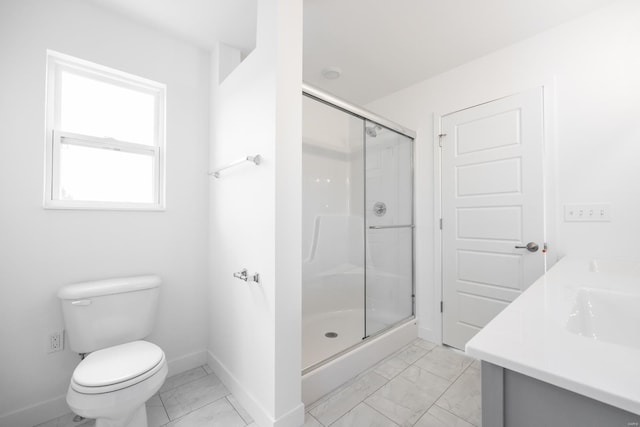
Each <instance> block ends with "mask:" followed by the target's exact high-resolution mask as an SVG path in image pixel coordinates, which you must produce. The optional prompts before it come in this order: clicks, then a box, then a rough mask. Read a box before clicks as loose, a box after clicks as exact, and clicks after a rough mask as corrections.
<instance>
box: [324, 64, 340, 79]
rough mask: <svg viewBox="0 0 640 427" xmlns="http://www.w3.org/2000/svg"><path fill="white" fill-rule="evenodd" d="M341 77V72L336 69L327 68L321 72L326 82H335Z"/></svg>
mask: <svg viewBox="0 0 640 427" xmlns="http://www.w3.org/2000/svg"><path fill="white" fill-rule="evenodd" d="M341 75H342V70H341V69H340V68H338V67H327V68H325V69H324V70H322V77H324V78H325V79H327V80H335V79H338V78H340V76H341Z"/></svg>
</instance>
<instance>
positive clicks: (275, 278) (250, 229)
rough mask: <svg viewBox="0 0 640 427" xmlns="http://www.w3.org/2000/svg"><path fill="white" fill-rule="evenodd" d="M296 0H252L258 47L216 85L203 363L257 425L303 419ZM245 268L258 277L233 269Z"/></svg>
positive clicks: (215, 60)
mask: <svg viewBox="0 0 640 427" xmlns="http://www.w3.org/2000/svg"><path fill="white" fill-rule="evenodd" d="M301 25H302V6H301V3H300V2H299V1H298V0H265V1H260V2H259V4H258V30H257V45H256V49H255V50H254V51H253V52H252V53H251V54H250V55H249V56H248V57H247V58H246V59H245V60H244V61H243V62H242V63H241V64H240V65H239V66H238V67H237V68H236V69H235V70H234V71H233V72H232V73H231V74H230V75H229V76H227V78H226V79H225V80H224V81H223V82H222V83H221V84H220V85H218V84H217V82H218V81H219V79H218V75H217V73H218V56H217V55H216V54H214V55H213V66H212V70H213V73H212V74H213V75H212V82H213V83H212V85H211V89H212V91H211V92H212V96H211V99H212V111H211V113H212V114H211V120H212V122H211V149H210V156H209V160H210V166H211V168H216V167H218V166H222V165H225V164H227V163H230V162H234V161H236V160H238V159H240V158H243V157H244V156H247V155H252V154H258V153H259V154H260V155H262V156H263V158H264V162H263V163H262V164H261V165H260V166H259V167H256V166H254V165H251V164H245V165H241V166H238V167H237V168H234V169H231V170H229V171H226V172H223V173H222V176H221V178H220V179H212V180H211V182H210V187H209V188H210V193H209V194H210V259H209V264H210V283H209V290H210V298H209V304H208V306H209V310H210V312H211V320H210V325H209V326H210V335H209V337H210V341H209V363H210V365H211V366H212V367H213V369H214V371H215V372H216V374H217V375H218V376H219V377H220V378H221V379H222V380H223V381H224V382H225V384H226V385H227V387H228V388H229V389H230V390H231V391H232V392H233V394H234V395H235V397H236V398H237V399H238V400H239V401H240V403H241V404H242V405H243V406H244V407H245V408H246V409H247V410H248V411H249V413H250V414H251V415H252V416H253V418H254V419H255V420H256V422H257V423H258V424H259V425H260V426H274V425H278V426H292V427H293V426H296V427H297V426H299V425H301V424H302V420H303V415H304V408H303V406H302V404H301V395H300V346H301V344H300V341H301V340H300V319H301V318H300V310H301V309H300V306H301V302H300V290H301V287H300V265H301V255H300V238H301V234H300V217H301V207H300V205H301V200H300V190H301V179H300V176H301V170H300V168H301V144H300V141H301V137H302V132H301V121H302V117H301V92H300V90H301V84H302V78H301V74H302V70H301V64H302V56H301V55H302V43H301V41H302V40H301V39H302V27H301ZM242 268H247V269H249V272H250V273H251V274H253V273H256V272H259V273H260V278H261V283H260V284H255V283H245V282H243V281H240V280H238V279H234V278H233V277H232V273H233V272H236V271H240V270H241V269H242Z"/></svg>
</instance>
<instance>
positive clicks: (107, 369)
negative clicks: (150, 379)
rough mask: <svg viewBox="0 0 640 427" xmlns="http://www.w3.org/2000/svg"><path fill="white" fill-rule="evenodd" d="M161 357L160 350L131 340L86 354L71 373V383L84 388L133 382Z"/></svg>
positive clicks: (162, 355) (149, 344)
mask: <svg viewBox="0 0 640 427" xmlns="http://www.w3.org/2000/svg"><path fill="white" fill-rule="evenodd" d="M163 358H164V353H163V351H162V349H161V348H160V347H158V346H157V345H155V344H152V343H150V342H147V341H133V342H129V343H126V344H121V345H117V346H114V347H108V348H105V349H102V350H98V351H94V352H93V353H91V354H89V355H88V356H87V357H86V358H85V359H84V360H83V361H82V362H80V364H79V365H78V366H77V367H76V369H75V371H74V372H73V382H75V383H76V384H77V385H79V386H84V387H105V386H109V385H113V384H118V383H123V382H126V381H129V380H132V379H134V378H136V377H139V376H141V375H143V374H144V373H146V372H148V371H150V370H151V369H153V368H154V367H156V366H157V365H158V363H160V361H162V360H163Z"/></svg>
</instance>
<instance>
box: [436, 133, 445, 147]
mask: <svg viewBox="0 0 640 427" xmlns="http://www.w3.org/2000/svg"><path fill="white" fill-rule="evenodd" d="M445 136H447V134H446V133H441V134H440V135H438V146H440V147H442V138H444V137H445Z"/></svg>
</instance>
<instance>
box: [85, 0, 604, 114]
mask: <svg viewBox="0 0 640 427" xmlns="http://www.w3.org/2000/svg"><path fill="white" fill-rule="evenodd" d="M92 1H93V2H95V3H99V4H101V5H102V6H104V7H108V8H111V9H115V10H117V11H119V12H121V13H124V14H127V15H129V16H132V17H134V18H135V19H138V20H143V21H145V22H147V23H149V24H151V25H154V26H156V27H159V28H162V29H164V30H166V31H169V32H171V33H173V34H176V35H178V36H180V37H182V38H184V39H187V40H189V41H192V42H194V43H196V44H197V45H199V46H201V47H203V48H206V49H209V48H211V47H212V46H213V45H214V44H215V43H216V41H217V40H221V41H223V42H225V43H227V44H229V45H231V46H235V47H238V48H241V49H242V50H243V51H244V52H245V53H247V52H249V51H251V50H252V49H253V48H254V47H255V34H256V32H255V25H256V4H257V0H92ZM613 1H615V0H535V1H531V0H304V69H303V70H304V71H303V77H304V80H305V81H306V82H308V83H311V84H313V85H314V86H317V87H319V88H321V89H324V90H326V91H328V92H331V93H333V94H335V95H337V96H339V97H342V98H344V99H347V100H349V101H351V102H353V103H356V104H366V103H368V102H370V101H373V100H375V99H378V98H380V97H383V96H385V95H388V94H390V93H393V92H395V91H397V90H400V89H402V88H405V87H407V86H410V85H412V84H415V83H417V82H420V81H422V80H424V79H426V78H429V77H431V76H434V75H437V74H439V73H442V72H444V71H446V70H449V69H451V68H454V67H456V66H458V65H461V64H464V63H465V62H468V61H471V60H473V59H475V58H479V57H481V56H483V55H486V54H488V53H490V52H492V51H495V50H498V49H500V48H503V47H506V46H508V45H510V44H513V43H515V42H518V41H520V40H523V39H525V38H527V37H530V36H533V35H535V34H537V33H540V32H542V31H544V30H546V29H549V28H551V27H553V26H556V25H559V24H561V23H563V22H567V21H569V20H571V19H574V18H576V17H578V16H580V15H583V14H586V13H588V12H590V11H592V10H594V9H596V8H598V7H600V6H603V5H605V4H607V3H612V2H613ZM332 66H337V67H339V68H340V69H341V70H342V76H341V77H340V78H339V79H337V80H327V79H325V78H324V77H322V74H321V71H322V69H324V68H326V67H332Z"/></svg>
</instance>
